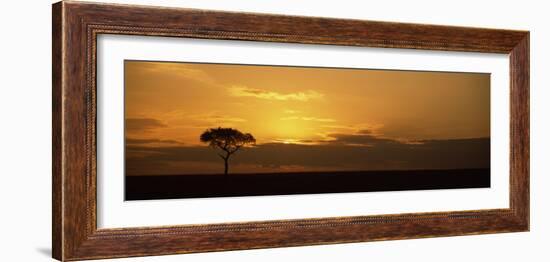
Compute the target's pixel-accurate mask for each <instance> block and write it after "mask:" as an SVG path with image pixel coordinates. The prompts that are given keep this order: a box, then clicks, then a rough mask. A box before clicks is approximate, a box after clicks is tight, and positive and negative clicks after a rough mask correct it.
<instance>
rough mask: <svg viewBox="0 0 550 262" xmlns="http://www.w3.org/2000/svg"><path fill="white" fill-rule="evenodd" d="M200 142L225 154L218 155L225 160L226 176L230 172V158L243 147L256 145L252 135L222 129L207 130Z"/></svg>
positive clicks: (230, 129) (235, 130)
mask: <svg viewBox="0 0 550 262" xmlns="http://www.w3.org/2000/svg"><path fill="white" fill-rule="evenodd" d="M200 140H201V142H203V143H208V145H209V146H211V147H212V148H218V149H221V150H222V151H224V153H225V154H221V153H218V156H220V157H221V158H222V159H223V160H224V163H225V172H224V173H225V174H227V173H228V171H229V157H230V156H231V155H232V154H234V153H235V152H237V151H238V150H239V149H241V148H242V147H244V146H246V145H249V144H255V143H256V139H255V138H254V136H252V134H250V133H242V132H241V131H239V130H237V129H233V128H222V127H218V128H210V129H207V130H206V131H204V132H203V133H202V134H201V136H200Z"/></svg>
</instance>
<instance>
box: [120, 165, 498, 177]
mask: <svg viewBox="0 0 550 262" xmlns="http://www.w3.org/2000/svg"><path fill="white" fill-rule="evenodd" d="M486 169H489V170H490V169H491V167H472V168H432V169H430V168H418V169H414V168H412V169H372V170H342V171H338V170H335V171H294V172H265V173H229V174H227V175H226V176H232V175H281V174H293V175H296V174H315V173H319V174H327V173H374V172H376V173H384V172H387V173H392V172H409V171H410V172H422V171H430V172H431V171H441V172H444V171H474V170H486ZM202 175H207V176H208V175H214V176H216V175H217V176H219V175H224V176H225V174H223V173H203V174H191V173H190V174H158V175H128V174H126V172H125V174H124V176H202Z"/></svg>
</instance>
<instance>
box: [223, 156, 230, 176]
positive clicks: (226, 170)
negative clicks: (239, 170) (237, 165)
mask: <svg viewBox="0 0 550 262" xmlns="http://www.w3.org/2000/svg"><path fill="white" fill-rule="evenodd" d="M223 160H224V162H225V171H224V174H225V175H227V173H228V172H229V157H228V158H224V159H223Z"/></svg>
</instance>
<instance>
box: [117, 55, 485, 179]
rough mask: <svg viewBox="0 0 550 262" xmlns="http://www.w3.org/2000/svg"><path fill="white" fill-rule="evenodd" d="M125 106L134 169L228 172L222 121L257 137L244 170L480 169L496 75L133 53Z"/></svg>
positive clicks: (238, 158) (242, 158) (238, 160)
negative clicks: (210, 140) (214, 133)
mask: <svg viewBox="0 0 550 262" xmlns="http://www.w3.org/2000/svg"><path fill="white" fill-rule="evenodd" d="M125 114H126V116H125V118H126V123H125V127H126V146H127V150H126V152H127V155H126V158H127V160H126V161H127V165H126V166H127V174H129V175H143V174H159V173H162V174H185V173H193V174H194V173H219V171H220V167H221V163H220V161H219V159H218V158H217V155H216V154H214V152H211V151H209V150H211V149H208V148H207V147H206V145H204V144H201V142H200V140H199V136H200V134H201V133H202V132H203V131H205V130H206V129H208V128H216V127H231V128H236V129H238V130H240V131H242V132H246V133H251V134H252V135H254V137H255V138H256V140H257V146H256V147H254V148H251V149H246V150H244V152H238V153H237V154H236V155H235V156H234V157H233V158H232V160H231V161H232V162H231V163H232V170H233V171H235V172H241V173H247V172H249V173H257V172H260V173H261V172H292V171H315V170H317V171H318V170H344V169H345V170H367V169H411V168H412V169H414V168H427V169H431V168H469V167H476V168H477V167H486V166H487V165H488V159H489V136H490V75H489V74H477V73H444V72H419V71H392V70H365V69H331V68H306V67H282V66H249V65H227V64H225V65H224V64H200V63H169V62H143V61H126V62H125ZM477 138H483V139H482V140H476V139H477ZM357 150H360V151H357ZM334 152H339V153H337V154H338V155H339V156H340V157H341V159H339V160H337V158H335V157H334V154H335V153H334ZM282 154H284V155H285V156H284V157H282V156H281V155H282ZM422 154H424V155H422ZM312 158H318V159H323V158H325V160H322V161H321V160H315V161H312ZM430 158H431V159H432V160H430ZM423 159H428V160H426V161H424V160H423Z"/></svg>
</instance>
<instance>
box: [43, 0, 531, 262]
mask: <svg viewBox="0 0 550 262" xmlns="http://www.w3.org/2000/svg"><path fill="white" fill-rule="evenodd" d="M52 26H53V47H52V52H53V55H52V59H53V80H52V86H53V93H52V99H53V120H52V126H53V138H52V140H53V152H52V153H53V196H52V198H53V233H52V236H53V237H52V245H53V257H54V258H56V259H58V260H62V261H70V260H82V259H100V258H116V257H130V256H150V255H163V254H182V253H191V252H206V251H222V250H238V249H255V248H269V247H284V246H287V247H288V246H303V245H319V244H330V243H348V242H361V241H378V240H391V239H409V238H423V237H442V236H455V235H473V234H487V233H502V232H520V231H528V230H529V32H528V31H510V30H499V29H482V28H465V27H451V26H436V25H421V24H404V23H388V22H374V21H359V20H343V19H327V18H315V17H294V16H282V15H260V14H250V13H232V12H218V11H205V10H193V9H180V8H160V7H148V6H129V5H113V4H98V3H84V2H72V1H68V2H67V1H64V2H59V3H56V4H54V5H53V24H52ZM99 34H122V35H143V36H169V37H188V38H206V39H225V40H250V41H267V42H285V43H305V44H326V45H344V46H365V47H384V48H409V49H422V50H443V51H468V52H483V53H502V54H508V55H509V57H510V90H511V93H510V104H511V107H510V195H509V196H510V207H509V208H506V209H487V210H477V211H456V212H432V213H411V214H395V215H374V216H353V217H337V218H315V219H297V220H278V221H267V222H247V223H223V224H201V225H181V226H163V227H145V228H122V229H98V228H97V223H96V222H97V216H96V208H97V200H96V193H97V192H96V190H97V187H96V103H97V101H96V93H95V92H96V42H97V36H98V35H99Z"/></svg>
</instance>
